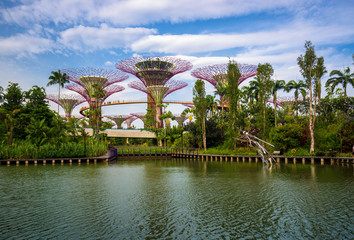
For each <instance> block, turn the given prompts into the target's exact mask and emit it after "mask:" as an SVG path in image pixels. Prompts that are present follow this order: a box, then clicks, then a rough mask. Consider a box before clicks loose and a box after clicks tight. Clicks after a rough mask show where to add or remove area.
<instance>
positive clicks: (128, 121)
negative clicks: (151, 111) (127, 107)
mask: <svg viewBox="0 0 354 240" xmlns="http://www.w3.org/2000/svg"><path fill="white" fill-rule="evenodd" d="M136 119H137V118H136V117H135V116H132V115H130V116H129V117H128V118H126V119H125V120H124V121H125V122H126V123H127V128H131V126H132V123H133V122H134V121H135V120H136Z"/></svg>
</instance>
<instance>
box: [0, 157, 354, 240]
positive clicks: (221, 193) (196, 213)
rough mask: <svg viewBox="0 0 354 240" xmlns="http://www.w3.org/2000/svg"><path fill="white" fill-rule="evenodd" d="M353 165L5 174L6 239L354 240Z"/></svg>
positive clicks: (163, 165)
mask: <svg viewBox="0 0 354 240" xmlns="http://www.w3.org/2000/svg"><path fill="white" fill-rule="evenodd" d="M353 173H354V172H353V166H352V165H350V166H349V165H348V166H347V165H345V166H329V165H325V166H320V165H301V164H297V165H291V164H289V165H283V164H282V165H277V166H275V167H273V168H272V169H268V168H263V166H262V165H261V164H258V165H257V164H256V163H229V162H228V163H225V162H224V163H220V162H208V163H206V162H193V161H186V160H184V161H182V160H156V161H154V160H147V161H132V162H118V163H116V164H112V165H105V164H98V165H93V164H90V165H86V164H82V165H75V164H73V165H72V166H70V165H63V166H61V165H55V166H52V165H46V166H41V165H38V166H18V167H16V166H10V167H7V166H1V167H0V181H1V183H0V239H353V238H354V177H353Z"/></svg>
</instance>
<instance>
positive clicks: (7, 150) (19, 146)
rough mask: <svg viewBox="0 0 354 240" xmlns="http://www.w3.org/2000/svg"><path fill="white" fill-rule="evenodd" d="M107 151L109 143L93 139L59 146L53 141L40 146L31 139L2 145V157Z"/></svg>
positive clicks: (55, 155) (101, 153)
mask: <svg viewBox="0 0 354 240" xmlns="http://www.w3.org/2000/svg"><path fill="white" fill-rule="evenodd" d="M106 153H107V144H106V143H105V142H102V141H101V142H100V141H97V140H94V139H91V140H89V141H88V142H87V144H86V153H85V146H84V143H82V142H81V143H74V142H67V143H62V144H60V145H59V146H58V145H55V144H51V143H47V144H44V145H42V146H40V147H37V146H36V145H34V144H32V143H30V142H29V141H20V142H17V143H15V144H14V145H13V146H8V145H0V159H35V158H70V157H73V158H74V157H97V156H102V155H104V154H106Z"/></svg>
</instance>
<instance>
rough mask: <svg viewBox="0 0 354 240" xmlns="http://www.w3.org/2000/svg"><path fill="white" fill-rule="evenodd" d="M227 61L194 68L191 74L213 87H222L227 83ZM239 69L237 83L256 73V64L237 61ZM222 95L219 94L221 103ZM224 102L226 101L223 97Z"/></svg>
mask: <svg viewBox="0 0 354 240" xmlns="http://www.w3.org/2000/svg"><path fill="white" fill-rule="evenodd" d="M228 65H229V64H228V63H225V64H216V65H209V66H205V67H201V68H197V69H194V70H193V71H192V73H191V75H192V76H193V77H195V78H200V79H203V80H205V81H208V82H209V83H211V84H212V85H213V86H214V87H224V85H225V84H226V83H227V79H226V74H227V71H228ZM237 66H238V69H239V70H240V73H241V77H240V78H239V80H238V84H241V83H242V82H243V81H245V80H246V79H247V78H250V77H253V76H255V75H257V66H256V65H251V64H241V63H237ZM223 98H224V96H220V100H221V102H222V105H223V100H224V99H223ZM225 100H226V102H227V101H228V100H227V99H225Z"/></svg>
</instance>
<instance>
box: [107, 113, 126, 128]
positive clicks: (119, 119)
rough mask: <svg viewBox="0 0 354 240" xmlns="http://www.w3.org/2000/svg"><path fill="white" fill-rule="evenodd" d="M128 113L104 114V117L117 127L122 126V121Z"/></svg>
mask: <svg viewBox="0 0 354 240" xmlns="http://www.w3.org/2000/svg"><path fill="white" fill-rule="evenodd" d="M130 117H131V116H130V115H111V116H106V118H108V119H110V120H112V121H113V122H114V123H115V124H116V125H117V128H122V123H123V122H124V121H125V120H126V119H127V118H130Z"/></svg>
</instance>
